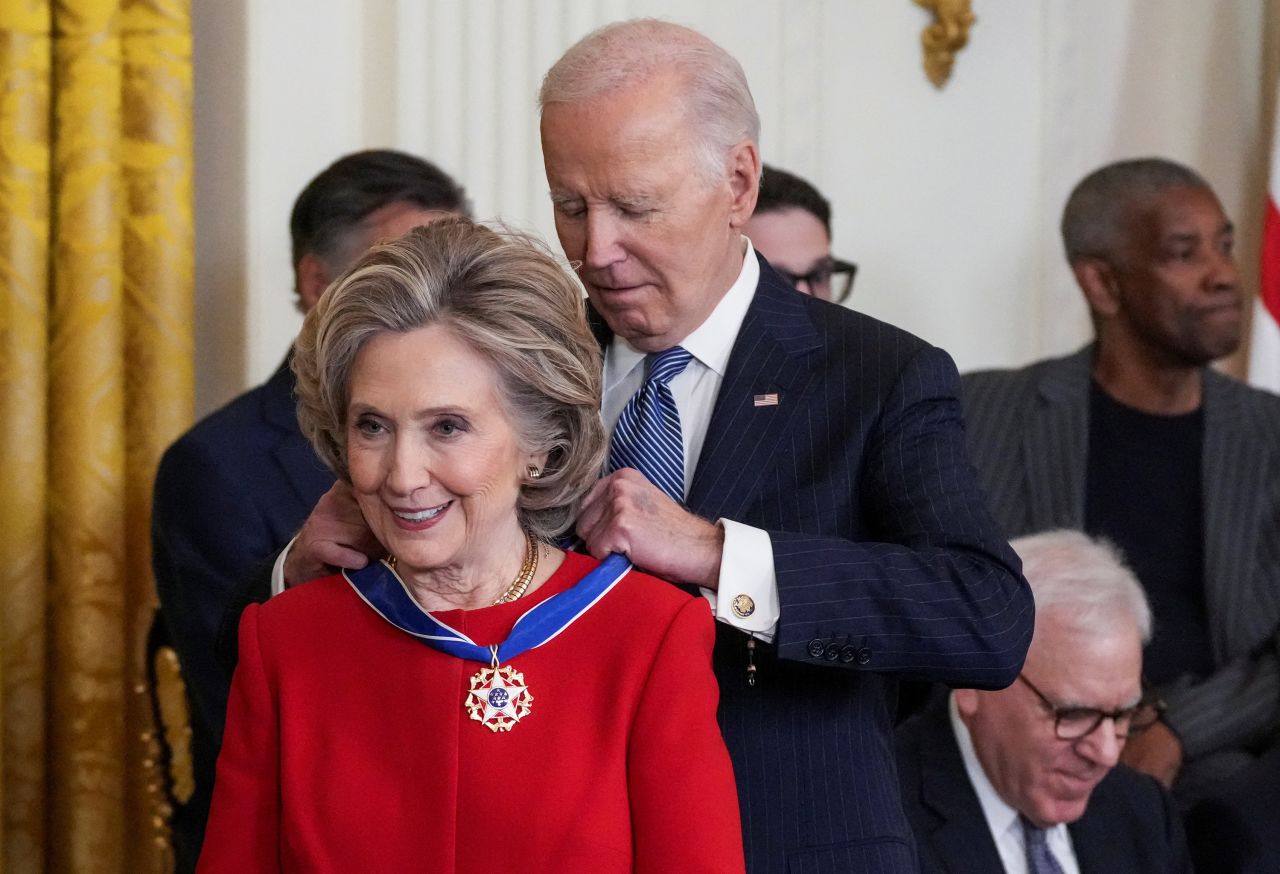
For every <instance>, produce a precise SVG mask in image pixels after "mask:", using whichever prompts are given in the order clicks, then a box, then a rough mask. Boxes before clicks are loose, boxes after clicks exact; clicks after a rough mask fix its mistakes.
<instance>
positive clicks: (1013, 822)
mask: <svg viewBox="0 0 1280 874" xmlns="http://www.w3.org/2000/svg"><path fill="white" fill-rule="evenodd" d="M947 710H948V712H949V714H950V716H951V728H952V730H953V731H954V732H955V735H956V745H957V746H959V747H960V758H962V759H963V760H964V770H965V773H966V774H968V775H969V783H970V784H971V785H972V786H973V791H974V792H976V793H977V795H978V803H979V804H981V805H982V815H983V816H984V817H986V820H987V828H989V829H991V834H992V835H994V836H997V837H999V836H1001V835H1004V834H1005V833H1007V832H1009V831H1010V830H1012V829H1018V830H1021V829H1022V824H1021V823H1019V822H1018V811H1016V810H1014V809H1013V808H1012V807H1010V806H1009V805H1008V803H1006V802H1005V800H1004V799H1003V798H1001V797H1000V795H999V793H997V792H996V787H994V786H992V785H991V780H990V779H988V778H987V772H986V771H985V770H983V768H982V762H980V761H979V760H978V753H977V750H975V749H974V748H973V738H972V737H971V736H970V734H969V726H967V725H965V724H964V720H963V719H961V718H960V711H959V709H957V707H956V696H955V695H954V694H952V695H951V696H949V698H948V705H947Z"/></svg>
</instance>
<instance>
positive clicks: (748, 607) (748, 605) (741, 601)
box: [733, 595, 756, 619]
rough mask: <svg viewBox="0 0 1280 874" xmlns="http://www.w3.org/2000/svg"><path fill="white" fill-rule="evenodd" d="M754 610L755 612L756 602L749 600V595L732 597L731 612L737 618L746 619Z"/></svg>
mask: <svg viewBox="0 0 1280 874" xmlns="http://www.w3.org/2000/svg"><path fill="white" fill-rule="evenodd" d="M754 612H756V602H755V601H753V600H751V596H750V595H738V596H737V597H736V598H734V599H733V614H734V615H735V616H737V617H738V618H739V619H746V618H747V617H748V616H750V615H751V614H752V613H754Z"/></svg>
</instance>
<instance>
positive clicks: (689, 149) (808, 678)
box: [283, 20, 1033, 874]
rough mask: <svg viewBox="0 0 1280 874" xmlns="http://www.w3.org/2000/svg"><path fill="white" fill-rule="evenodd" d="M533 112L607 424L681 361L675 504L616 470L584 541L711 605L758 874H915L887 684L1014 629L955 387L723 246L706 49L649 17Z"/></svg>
mask: <svg viewBox="0 0 1280 874" xmlns="http://www.w3.org/2000/svg"><path fill="white" fill-rule="evenodd" d="M540 103H541V107H542V125H541V127H542V145H543V153H544V158H545V167H546V172H547V180H548V182H549V185H550V190H551V200H552V205H553V208H554V211H555V221H556V230H557V234H558V236H559V238H560V242H561V245H562V247H563V249H564V252H565V255H566V256H568V258H569V260H570V261H571V262H572V263H573V264H574V265H575V267H576V269H577V270H578V275H579V276H580V277H581V279H582V281H583V284H584V285H585V286H586V290H587V295H588V297H589V299H590V304H591V311H592V320H593V325H594V327H595V328H596V330H597V336H598V337H599V338H600V340H601V343H602V344H603V346H604V349H605V373H604V383H605V388H604V399H603V405H602V412H603V415H604V418H605V421H606V424H607V425H608V426H609V427H611V428H612V427H613V426H614V424H615V423H616V422H617V420H618V419H619V416H620V414H621V412H622V410H623V408H624V407H625V406H626V405H627V404H628V403H629V402H630V400H631V398H632V397H633V396H634V395H635V394H636V393H637V392H638V390H640V389H641V388H642V386H644V384H645V381H646V379H647V377H648V372H649V368H648V363H647V362H648V360H651V359H649V356H651V355H656V354H659V353H663V352H667V351H669V350H672V349H673V348H674V347H676V346H680V347H682V348H683V349H684V350H685V351H686V352H688V353H689V356H690V360H689V362H688V364H687V366H685V367H684V369H683V370H682V371H681V372H680V373H679V374H678V375H676V376H674V377H673V378H672V379H671V381H670V383H669V389H670V392H671V395H672V396H673V399H674V405H675V407H676V410H677V412H678V420H679V428H680V431H679V439H680V443H681V445H682V447H683V450H684V451H683V458H682V459H681V462H682V464H681V467H680V471H679V473H680V479H682V481H683V489H682V494H681V495H680V498H679V499H678V500H677V499H675V498H673V497H669V496H668V494H666V493H664V492H662V491H660V490H659V489H658V488H657V487H656V486H654V485H653V484H651V483H650V482H649V481H648V480H647V479H646V478H645V477H644V476H643V475H641V474H640V473H638V472H637V471H636V470H633V469H629V468H622V469H620V470H616V471H614V472H612V473H610V474H609V475H607V476H605V477H604V478H602V479H601V481H600V482H599V483H598V484H597V485H596V487H595V488H594V489H593V490H592V492H591V493H590V494H589V495H588V497H587V498H586V500H585V502H584V505H583V507H582V509H581V513H580V516H579V521H578V526H577V528H578V533H579V534H580V536H581V537H582V538H583V540H584V541H585V545H586V548H587V549H588V550H589V551H590V552H591V553H592V554H593V555H596V556H603V555H605V554H607V553H610V552H623V553H626V554H628V555H629V556H630V557H631V559H632V560H633V561H634V562H635V563H636V564H637V565H639V566H641V567H643V568H645V569H647V570H648V571H651V572H653V573H655V574H657V575H659V576H662V577H665V578H667V579H670V580H673V581H676V582H680V583H684V584H689V585H692V586H697V587H699V588H700V589H701V591H702V592H703V594H704V595H705V596H706V597H707V599H708V600H709V601H710V602H711V603H712V609H713V610H714V611H715V614H716V617H717V619H719V620H720V621H719V622H718V623H717V630H718V634H717V643H716V652H715V667H716V672H717V676H718V678H719V680H720V722H721V727H722V730H723V732H724V735H725V739H726V743H727V745H728V748H729V751H730V755H731V756H732V759H733V763H734V768H735V773H736V777H737V784H738V791H739V797H740V802H741V809H742V816H743V828H744V840H745V849H746V857H747V864H748V868H749V869H750V871H752V872H755V874H765V872H770V874H775V872H776V874H783V872H788V871H789V872H799V871H803V872H832V874H835V872H841V874H843V872H849V871H860V872H904V874H905V872H914V871H915V869H916V861H915V852H914V848H913V845H912V839H911V833H910V829H909V827H908V825H907V822H906V819H905V817H904V815H903V812H902V806H901V804H900V802H899V798H898V788H897V777H896V773H895V770H894V758H893V733H892V728H891V722H892V714H893V710H894V701H895V697H896V680H897V678H899V677H917V678H926V679H933V680H936V681H939V682H944V683H948V684H952V685H968V686H980V687H985V688H998V687H1001V686H1005V685H1007V684H1008V683H1010V682H1012V681H1013V679H1014V677H1015V676H1016V675H1017V672H1018V670H1019V668H1020V666H1021V664H1022V659H1023V656H1024V654H1025V651H1026V646H1027V641H1028V640H1029V637H1030V633H1031V626H1032V613H1033V607H1032V604H1031V598H1030V594H1029V592H1028V590H1027V588H1026V584H1025V582H1024V581H1023V580H1022V578H1021V575H1020V573H1019V569H1018V568H1019V566H1018V560H1017V557H1016V556H1015V555H1014V554H1013V553H1012V552H1011V551H1010V550H1009V548H1008V545H1007V543H1006V542H1005V541H1004V539H1003V537H1002V536H1001V534H1000V533H999V531H998V529H997V528H996V527H995V525H994V524H993V522H992V520H991V518H990V516H989V514H988V513H987V511H986V509H985V507H984V506H983V502H982V499H981V496H980V494H979V491H978V488H977V484H976V482H975V480H974V477H973V471H972V468H971V466H970V465H969V462H968V460H967V458H966V453H965V448H964V434H963V426H962V422H961V416H960V408H959V401H958V398H957V393H958V389H959V386H958V376H957V374H956V371H955V366H954V364H953V363H952V361H951V359H950V358H949V357H948V356H947V355H946V353H944V352H943V351H941V350H939V349H936V348H934V347H931V346H929V345H928V344H927V343H925V342H923V341H921V340H919V339H917V338H915V337H912V336H910V335H908V334H906V333H905V332H903V331H900V330H898V329H896V328H893V327H891V326H889V325H886V324H884V323H882V322H878V321H876V320H874V319H871V318H869V317H867V316H864V315H861V314H857V313H853V312H851V311H849V310H846V309H843V308H841V307H838V306H835V305H832V304H830V303H828V302H826V301H822V300H818V299H816V298H813V297H809V296H806V295H802V294H799V293H797V292H796V291H795V290H794V289H793V288H791V287H790V286H789V285H788V284H787V283H786V282H784V281H783V280H782V279H781V278H780V277H779V276H778V275H777V274H776V273H775V272H774V271H773V269H772V268H771V267H770V266H769V265H768V263H767V262H765V261H764V260H763V259H761V258H758V257H757V256H756V254H755V253H754V251H753V249H752V247H751V244H750V241H749V240H747V238H746V237H744V236H743V234H742V229H743V226H744V224H745V223H746V221H747V219H748V218H749V217H750V215H751V212H752V209H753V207H754V206H755V201H756V193H757V188H758V185H759V179H760V167H761V164H760V156H759V149H758V146H757V142H758V138H759V119H758V117H757V115H756V111H755V106H754V102H753V101H752V98H751V93H750V90H749V88H748V87H747V83H746V78H745V76H744V75H743V73H742V68H741V67H740V66H739V65H738V63H737V62H736V61H735V60H734V59H733V58H732V57H731V56H729V55H728V54H727V53H726V52H725V51H724V50H723V49H721V48H720V47H719V46H717V45H715V44H714V43H712V42H711V41H710V40H708V39H706V38H705V37H703V36H701V35H700V34H697V33H695V32H693V31H690V30H688V29H686V28H682V27H678V26H676V25H672V24H666V23H662V22H657V21H651V20H649V21H630V22H624V23H621V24H616V25H611V26H608V27H606V28H602V29H601V30H599V31H596V32H595V33H593V34H591V35H589V36H587V37H585V38H584V39H583V40H582V41H580V42H579V43H578V44H577V45H575V46H574V47H572V48H570V49H569V50H568V51H567V52H566V53H565V54H564V55H563V56H562V57H561V59H560V60H559V61H557V63H556V64H555V65H554V66H553V67H552V69H551V70H550V71H549V72H548V74H547V76H546V78H545V79H544V82H543V86H542V91H541V95H540ZM616 433H617V432H615V438H616ZM343 491H344V490H343V489H342V488H341V487H335V490H334V491H332V492H330V493H329V495H328V496H327V499H326V502H325V506H324V507H322V508H320V509H318V511H317V513H314V514H313V515H312V517H311V518H310V519H309V520H308V522H307V524H306V525H304V527H303V529H302V531H301V532H300V534H299V537H298V539H297V541H296V542H295V545H294V546H293V547H292V548H291V549H290V551H289V553H288V555H287V556H286V557H285V559H284V561H283V570H284V578H285V580H287V581H288V582H290V583H294V582H301V581H303V580H306V579H310V578H312V577H315V576H318V575H320V574H321V573H324V572H326V571H327V570H328V566H332V565H344V566H353V565H354V566H359V565H361V564H363V562H364V561H365V560H366V559H365V557H364V555H363V554H362V552H365V551H373V550H376V544H372V543H370V542H369V540H368V538H367V534H363V533H361V530H360V529H361V526H360V522H359V518H358V513H356V514H354V515H353V514H352V513H351V512H349V511H350V509H351V507H352V506H353V504H351V503H346V505H345V506H346V507H347V508H348V512H346V513H345V514H344V512H343V511H342V506H343V503H344V496H343ZM348 562H351V563H353V564H348Z"/></svg>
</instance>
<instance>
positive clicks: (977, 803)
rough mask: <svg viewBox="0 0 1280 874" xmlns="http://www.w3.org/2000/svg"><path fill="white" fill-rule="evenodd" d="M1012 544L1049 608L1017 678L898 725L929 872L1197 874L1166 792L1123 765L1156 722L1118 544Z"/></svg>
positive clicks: (906, 797) (1042, 612) (941, 702)
mask: <svg viewBox="0 0 1280 874" xmlns="http://www.w3.org/2000/svg"><path fill="white" fill-rule="evenodd" d="M1010 545H1011V546H1012V547H1013V548H1014V550H1015V551H1016V552H1017V553H1018V555H1019V556H1020V557H1021V558H1022V567H1023V574H1024V575H1025V576H1026V578H1027V582H1028V583H1030V585H1031V591H1032V594H1033V595H1034V596H1035V601H1036V622H1035V634H1034V636H1033V637H1032V639H1031V649H1030V651H1029V652H1028V653H1027V660H1026V663H1025V665H1024V666H1023V671H1022V673H1021V674H1020V675H1019V677H1018V682H1016V683H1014V684H1013V685H1012V686H1010V687H1009V688H1007V689H1002V690H1000V691H996V692H984V691H977V690H973V689H957V690H955V691H954V692H952V693H951V695H950V696H948V697H945V698H940V699H938V700H937V702H936V703H935V704H933V705H932V706H931V707H929V708H928V709H926V710H925V711H924V712H922V713H920V714H918V715H917V716H915V717H913V718H912V719H910V720H908V721H907V722H905V723H904V724H903V725H902V726H901V727H899V729H898V731H897V741H898V767H899V770H898V775H899V779H900V780H901V784H902V800H903V806H904V808H905V810H906V813H907V817H908V819H909V820H910V821H911V826H912V828H913V829H914V831H915V835H916V843H917V848H918V852H919V854H920V865H921V870H922V871H923V872H926V874H927V872H947V874H961V872H972V874H977V872H987V874H989V872H999V871H1003V872H1005V874H1093V872H1107V874H1125V872H1135V874H1137V872H1142V874H1149V872H1160V874H1166V872H1189V871H1191V864H1190V861H1189V857H1188V855H1187V849H1186V841H1185V838H1184V835H1183V832H1182V824H1181V819H1180V817H1179V815H1178V812H1177V810H1176V808H1175V807H1174V804H1173V800H1172V798H1171V797H1170V796H1169V794H1168V792H1167V791H1166V790H1165V789H1164V788H1163V787H1161V785H1160V784H1159V783H1158V782H1157V781H1156V780H1155V779H1154V778H1152V777H1149V776H1147V775H1145V774H1141V773H1139V772H1137V771H1133V770H1130V769H1129V768H1127V767H1126V766H1124V765H1120V764H1118V762H1119V760H1120V753H1121V751H1122V750H1123V749H1124V746H1125V743H1126V741H1127V740H1128V738H1130V737H1132V736H1134V735H1136V734H1138V733H1140V732H1141V731H1142V730H1144V729H1146V728H1149V727H1150V726H1151V725H1153V724H1154V723H1155V721H1156V719H1157V718H1158V716H1159V704H1158V703H1156V702H1152V701H1148V700H1144V698H1143V696H1142V648H1143V645H1144V644H1145V642H1146V641H1147V640H1148V639H1149V638H1150V636H1151V610H1150V608H1149V607H1148V605H1147V599H1146V596H1145V595H1144V594H1143V590H1142V587H1141V586H1140V585H1139V584H1138V581H1137V579H1136V578H1135V577H1134V576H1133V573H1132V572H1131V571H1130V570H1129V569H1128V568H1127V567H1125V565H1124V563H1123V562H1122V561H1121V559H1120V557H1119V555H1118V554H1117V553H1116V551H1115V550H1114V549H1113V548H1112V547H1111V546H1110V545H1108V544H1107V543H1106V542H1105V541H1097V540H1092V539H1090V538H1089V537H1088V536H1087V535H1085V534H1083V533H1081V532H1079V531H1068V530H1060V531H1050V532H1045V533H1042V534H1035V535H1032V536H1030V537H1024V538H1021V539H1019V540H1015V541H1013V542H1012V543H1011V544H1010Z"/></svg>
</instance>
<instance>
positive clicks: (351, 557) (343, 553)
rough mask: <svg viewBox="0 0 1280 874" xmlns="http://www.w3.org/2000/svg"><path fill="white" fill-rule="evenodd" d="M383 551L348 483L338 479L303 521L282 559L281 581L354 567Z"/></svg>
mask: <svg viewBox="0 0 1280 874" xmlns="http://www.w3.org/2000/svg"><path fill="white" fill-rule="evenodd" d="M385 552H386V550H385V549H383V548H382V545H381V544H380V543H378V541H377V539H376V538H375V537H374V536H373V532H372V531H370V530H369V526H368V525H367V524H366V523H365V521H364V516H363V515H362V514H361V513H360V506H359V505H358V504H357V503H356V496H355V493H354V492H352V491H351V486H349V485H347V484H346V483H344V482H342V481H341V480H339V481H338V482H336V483H334V484H333V488H331V489H329V491H327V492H325V493H324V494H323V495H321V496H320V500H319V501H318V502H317V503H316V508H315V509H314V510H312V511H311V515H310V516H308V517H307V521H306V522H303V523H302V530H301V531H299V532H298V536H297V538H296V539H295V540H294V542H293V546H292V547H290V548H289V554H288V556H286V557H285V560H284V582H285V585H286V586H292V585H294V584H296V583H305V582H306V581H307V580H313V579H315V578H316V577H323V576H327V575H329V574H331V573H333V572H334V570H335V569H336V568H350V569H351V570H357V569H359V568H362V567H364V566H365V565H367V564H368V563H369V560H370V559H372V558H380V557H381V556H382V555H383V554H384V553H385Z"/></svg>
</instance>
